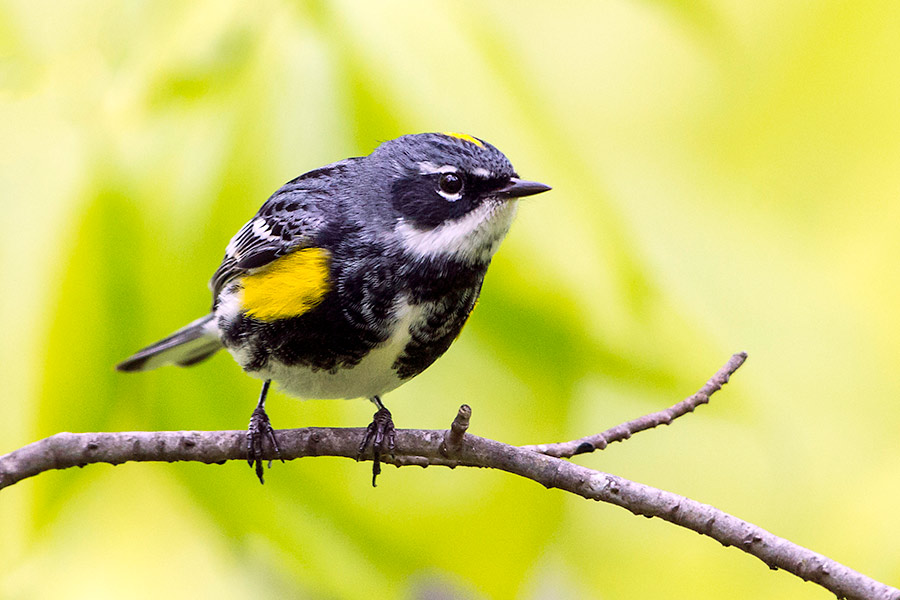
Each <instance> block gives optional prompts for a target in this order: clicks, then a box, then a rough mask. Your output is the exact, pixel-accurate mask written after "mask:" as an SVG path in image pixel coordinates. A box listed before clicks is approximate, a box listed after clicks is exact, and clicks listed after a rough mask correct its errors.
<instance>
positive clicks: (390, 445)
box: [356, 396, 395, 487]
mask: <svg viewBox="0 0 900 600" xmlns="http://www.w3.org/2000/svg"><path fill="white" fill-rule="evenodd" d="M369 400H371V401H372V403H373V404H374V405H375V406H377V407H378V410H377V411H376V412H375V415H374V416H373V417H372V422H371V423H369V426H368V427H366V435H365V436H364V437H363V441H362V443H361V444H360V445H359V452H358V454H357V456H356V457H357V460H359V459H360V458H362V455H363V453H364V452H365V451H366V447H367V446H368V445H369V442H372V454H373V461H372V487H375V479H376V478H377V477H378V475H379V474H380V473H381V455H382V453H383V452H384V451H385V450H387V451H388V452H390V453H391V456H392V457H393V456H394V437H395V436H394V420H393V419H392V418H391V411H389V410H388V409H387V408H386V407H385V406H384V404H382V403H381V398H379V397H378V396H372V397H371V398H369Z"/></svg>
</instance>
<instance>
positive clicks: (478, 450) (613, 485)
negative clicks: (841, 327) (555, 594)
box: [0, 355, 900, 600]
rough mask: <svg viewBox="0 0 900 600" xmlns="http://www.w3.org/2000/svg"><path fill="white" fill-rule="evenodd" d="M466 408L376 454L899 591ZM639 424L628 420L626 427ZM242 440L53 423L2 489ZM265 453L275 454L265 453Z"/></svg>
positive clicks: (342, 451)
mask: <svg viewBox="0 0 900 600" xmlns="http://www.w3.org/2000/svg"><path fill="white" fill-rule="evenodd" d="M736 356H741V355H736ZM733 360H734V359H733ZM742 360H743V356H741V361H742ZM729 364H731V363H730V362H729ZM737 366H739V363H738V365H737ZM737 366H734V368H733V369H732V370H731V371H730V372H733V371H734V369H736V368H737ZM726 367H727V366H726ZM730 372H729V373H730ZM721 373H722V371H720V373H718V374H717V375H716V376H715V377H713V379H712V380H710V383H708V384H707V386H704V388H703V390H701V393H704V394H706V396H707V397H708V396H709V394H710V393H712V392H714V391H715V390H716V389H718V387H719V386H721V384H722V383H724V380H722V379H721V377H719V375H720V374H721ZM717 378H718V379H717ZM726 380H727V377H726ZM706 390H709V391H706ZM698 403H699V402H698ZM676 406H679V405H676ZM674 408H675V407H673V409H674ZM670 410H672V409H670ZM664 412H665V411H664ZM681 414H683V413H681ZM470 415H471V409H468V407H462V408H460V412H459V414H458V415H457V418H456V419H455V420H454V426H452V427H451V430H450V432H447V431H444V430H418V429H404V430H397V432H396V433H397V456H396V457H382V460H384V461H385V462H390V463H393V464H395V465H398V466H400V465H409V464H415V465H446V466H470V467H487V468H494V469H500V470H503V471H507V472H509V473H514V474H516V475H520V476H522V477H526V478H528V479H531V480H533V481H536V482H538V483H540V484H542V485H544V486H546V487H548V488H558V489H561V490H565V491H568V492H571V493H574V494H577V495H579V496H582V497H584V498H588V499H592V500H599V501H603V502H608V503H610V504H615V505H617V506H621V507H623V508H626V509H628V510H629V511H631V512H632V513H634V514H636V515H643V516H646V517H659V518H661V519H664V520H666V521H669V522H671V523H674V524H676V525H680V526H682V527H686V528H688V529H691V530H693V531H696V532H698V533H700V534H703V535H706V536H708V537H711V538H713V539H715V540H717V541H719V542H720V543H721V544H723V545H725V546H735V547H737V548H739V549H741V550H743V551H744V552H747V553H749V554H752V555H753V556H756V557H757V558H759V559H760V560H761V561H763V562H764V563H765V564H766V565H768V566H769V567H770V568H773V569H776V568H779V569H784V570H786V571H788V572H790V573H793V574H795V575H797V576H798V577H801V578H803V579H804V580H807V581H812V582H814V583H817V584H819V585H821V586H822V587H824V588H826V589H828V590H830V591H831V592H832V593H834V594H835V595H837V596H838V597H839V598H851V599H859V600H863V599H866V600H872V599H874V600H900V590H898V589H896V588H892V587H889V586H887V585H885V584H882V583H879V582H877V581H875V580H873V579H871V578H869V577H866V576H865V575H862V574H860V573H858V572H856V571H854V570H852V569H850V568H848V567H846V566H844V565H841V564H840V563H837V562H835V561H833V560H831V559H829V558H827V557H825V556H823V555H821V554H818V553H816V552H812V551H811V550H808V549H806V548H803V547H801V546H798V545H796V544H793V543H791V542H789V541H787V540H785V539H783V538H779V537H777V536H775V535H773V534H771V533H769V532H767V531H765V530H764V529H762V528H760V527H757V526H755V525H752V524H750V523H747V522H745V521H742V520H740V519H738V518H736V517H734V516H731V515H729V514H727V513H725V512H722V511H720V510H718V509H716V508H713V507H712V506H709V505H706V504H701V503H699V502H696V501H695V500H691V499H689V498H685V497H683V496H679V495H677V494H673V493H670V492H666V491H663V490H659V489H656V488H653V487H650V486H647V485H643V484H640V483H636V482H633V481H629V480H627V479H623V478H621V477H617V476H615V475H610V474H608V473H602V472H600V471H594V470H592V469H588V468H586V467H582V466H579V465H576V464H573V463H571V462H569V461H566V460H563V459H560V458H556V457H553V456H547V455H545V454H541V453H538V452H535V451H533V450H530V449H526V448H517V447H515V446H510V445H507V444H503V443H500V442H496V441H494V440H489V439H485V438H481V437H478V436H475V435H471V434H469V433H466V429H467V427H468V421H469V417H470ZM650 416H651V417H652V416H653V415H650ZM672 418H674V417H672ZM650 426H652V425H648V426H647V427H650ZM644 428H646V427H644ZM640 430H641V429H640V428H632V429H631V431H632V432H634V431H640ZM362 435H363V430H362V429H360V428H319V427H315V428H305V429H287V430H279V431H278V442H279V447H280V450H281V457H282V458H284V459H286V460H290V459H294V458H300V457H303V456H343V457H347V458H351V459H356V455H357V452H358V449H359V448H358V447H359V439H360V437H361V436H362ZM604 439H606V438H604ZM245 441H246V432H245V431H161V432H130V433H59V434H56V435H54V436H51V437H49V438H45V439H43V440H40V441H37V442H34V443H33V444H29V445H28V446H25V447H23V448H20V449H18V450H15V451H13V452H11V453H9V454H6V455H4V456H0V489H2V488H4V487H6V486H9V485H12V484H14V483H16V482H17V481H21V480H23V479H25V478H27V477H32V476H34V475H37V474H39V473H42V472H45V471H49V470H52V469H65V468H69V467H74V466H84V465H87V464H92V463H100V462H103V463H110V464H114V465H115V464H121V463H124V462H129V461H165V462H175V461H183V460H190V461H200V462H204V463H221V462H224V461H226V460H244V459H245V458H246V456H245V453H246V447H245ZM263 458H265V459H270V458H275V456H269V455H266V456H264V457H263Z"/></svg>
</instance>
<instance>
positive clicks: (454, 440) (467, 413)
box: [441, 404, 472, 456]
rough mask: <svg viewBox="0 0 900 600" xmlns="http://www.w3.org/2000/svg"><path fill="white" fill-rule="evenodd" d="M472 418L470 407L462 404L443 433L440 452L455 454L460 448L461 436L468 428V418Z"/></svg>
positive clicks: (446, 454)
mask: <svg viewBox="0 0 900 600" xmlns="http://www.w3.org/2000/svg"><path fill="white" fill-rule="evenodd" d="M471 418H472V407H471V406H469V405H468V404H463V405H462V406H460V407H459V411H458V412H457V413H456V418H454V419H453V423H451V424H450V429H449V430H447V432H446V433H445V434H444V441H443V442H441V454H442V455H444V456H450V455H451V454H456V453H457V452H459V450H460V449H461V448H462V442H463V436H465V435H466V430H467V429H468V428H469V420H470V419H471Z"/></svg>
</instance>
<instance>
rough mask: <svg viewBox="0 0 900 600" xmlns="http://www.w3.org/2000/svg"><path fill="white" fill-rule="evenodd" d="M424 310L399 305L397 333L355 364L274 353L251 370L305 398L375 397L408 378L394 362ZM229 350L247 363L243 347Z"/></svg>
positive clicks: (262, 377)
mask: <svg viewBox="0 0 900 600" xmlns="http://www.w3.org/2000/svg"><path fill="white" fill-rule="evenodd" d="M422 312H423V306H422V305H416V306H411V305H409V304H407V303H406V302H403V303H402V304H401V305H400V306H398V308H397V312H396V315H397V325H396V327H395V328H394V333H393V334H392V335H391V337H389V338H388V339H387V340H386V341H385V342H384V343H383V344H381V345H379V346H376V347H375V348H373V349H372V351H371V352H369V353H368V354H367V355H366V356H365V357H363V359H362V360H361V361H360V362H359V364H357V365H356V366H354V367H350V368H338V369H337V370H336V371H334V372H331V371H327V370H324V369H317V370H314V369H311V368H310V367H308V366H304V365H285V364H284V363H281V362H279V361H278V360H276V359H275V358H274V357H270V358H269V361H268V362H267V364H266V366H265V367H263V368H262V369H260V370H258V371H252V372H248V373H249V374H250V375H252V376H253V377H256V378H258V379H263V380H265V379H271V380H272V381H274V382H275V383H277V384H278V387H279V388H280V389H282V390H283V391H284V392H286V393H288V394H290V395H292V396H296V397H298V398H302V399H313V398H317V399H327V398H371V397H372V396H377V395H379V394H385V393H387V392H390V391H391V390H393V389H395V388H397V387H398V386H399V385H400V384H401V383H403V382H404V381H406V380H404V379H400V378H399V377H398V376H397V373H396V371H395V370H394V363H395V362H396V360H397V358H398V357H399V356H400V355H401V354H402V353H403V349H404V348H405V347H406V344H407V343H409V341H410V338H411V334H410V325H411V324H412V323H414V322H415V321H416V319H417V318H419V317H420V316H421V314H422ZM229 351H230V352H231V354H232V355H233V356H234V358H235V360H237V361H238V363H240V364H244V362H242V361H243V360H244V359H246V357H242V356H241V352H240V350H231V349H229Z"/></svg>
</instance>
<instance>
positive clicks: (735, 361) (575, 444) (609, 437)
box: [520, 352, 747, 458]
mask: <svg viewBox="0 0 900 600" xmlns="http://www.w3.org/2000/svg"><path fill="white" fill-rule="evenodd" d="M745 360H747V353H746V352H738V353H737V354H735V355H733V356H732V357H731V358H730V359H728V362H727V363H725V366H723V367H722V368H721V369H719V371H718V372H717V373H716V374H715V375H713V376H712V377H710V379H709V381H707V382H706V384H705V385H704V386H703V387H702V388H700V390H699V391H698V392H697V393H696V394H694V395H693V396H690V397H689V398H685V399H684V400H682V401H681V402H679V403H678V404H675V405H673V406H670V407H669V408H667V409H665V410H661V411H659V412H655V413H650V414H649V415H644V416H643V417H639V418H637V419H635V420H633V421H628V422H626V423H622V424H620V425H616V426H615V427H612V428H610V429H607V430H606V431H604V432H603V433H597V434H594V435H589V436H587V437H583V438H581V439H579V440H572V441H571V442H560V443H558V444H536V445H530V446H520V447H521V448H523V449H525V450H531V451H532V452H540V453H541V454H546V455H547V456H555V457H557V458H571V457H573V456H575V455H576V454H584V453H587V452H593V451H594V450H603V449H604V448H606V447H607V446H608V445H610V444H611V443H613V442H620V441H623V440H627V439H628V438H630V437H631V436H632V435H634V434H635V433H638V432H639V431H644V430H645V429H652V428H654V427H656V426H658V425H668V424H670V423H671V422H672V421H674V420H675V419H677V418H678V417H680V416H682V415H686V414H687V413H690V412H694V409H695V408H697V407H698V406H700V405H701V404H706V403H707V402H709V397H710V396H712V395H713V394H715V393H716V392H717V391H719V390H720V389H722V386H723V385H725V384H726V383H728V379H729V378H730V377H731V376H732V375H733V374H734V372H735V371H737V370H738V369H739V368H740V367H741V365H742V364H744V361H745Z"/></svg>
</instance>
